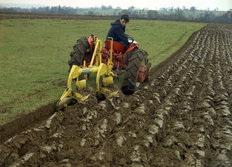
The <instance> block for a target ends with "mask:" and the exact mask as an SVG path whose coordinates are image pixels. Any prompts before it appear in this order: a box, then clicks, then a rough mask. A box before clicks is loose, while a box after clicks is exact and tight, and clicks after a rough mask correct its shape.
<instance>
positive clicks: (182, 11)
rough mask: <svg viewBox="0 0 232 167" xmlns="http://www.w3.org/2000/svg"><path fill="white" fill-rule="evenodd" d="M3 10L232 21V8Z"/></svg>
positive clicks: (53, 8) (176, 19) (54, 7)
mask: <svg viewBox="0 0 232 167" xmlns="http://www.w3.org/2000/svg"><path fill="white" fill-rule="evenodd" d="M0 11H2V12H32V13H45V14H67V15H68V14H77V15H88V16H113V17H118V16H120V15H121V14H128V15H129V16H130V17H132V18H135V19H153V20H173V21H195V22H217V23H232V9H230V10H229V11H219V10H218V9H215V10H198V9H197V8H196V7H190V8H189V9H188V8H185V7H183V8H161V9H159V10H148V9H136V8H135V7H133V6H131V7H129V8H128V9H121V8H120V7H117V8H113V7H112V6H104V5H103V6H101V7H94V8H78V7H76V8H72V7H66V6H53V7H37V8H20V7H13V8H12V7H11V8H9V7H8V8H7V7H2V8H0Z"/></svg>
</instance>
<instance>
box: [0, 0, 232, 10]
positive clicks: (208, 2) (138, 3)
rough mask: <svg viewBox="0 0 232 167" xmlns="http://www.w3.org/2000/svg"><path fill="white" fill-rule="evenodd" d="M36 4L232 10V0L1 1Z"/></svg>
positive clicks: (2, 2) (81, 6) (4, 2)
mask: <svg viewBox="0 0 232 167" xmlns="http://www.w3.org/2000/svg"><path fill="white" fill-rule="evenodd" d="M9 3H14V4H32V5H33V4H35V5H38V4H39V5H43V6H58V5H61V6H71V7H79V8H87V7H101V6H102V5H105V6H109V5H111V6H112V7H113V8H116V7H121V8H128V7H130V6H134V7H136V8H140V9H143V8H148V9H160V8H162V7H165V8H168V7H174V8H176V7H180V8H182V7H183V6H185V7H186V8H190V7H192V6H195V7H197V9H208V8H209V9H210V10H213V9H216V8H218V9H219V10H225V11H227V10H229V9H232V0H0V4H9Z"/></svg>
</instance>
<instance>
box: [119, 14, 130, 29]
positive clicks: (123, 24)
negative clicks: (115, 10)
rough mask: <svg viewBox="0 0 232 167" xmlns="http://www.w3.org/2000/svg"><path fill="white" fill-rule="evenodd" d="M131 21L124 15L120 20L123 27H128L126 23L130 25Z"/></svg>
mask: <svg viewBox="0 0 232 167" xmlns="http://www.w3.org/2000/svg"><path fill="white" fill-rule="evenodd" d="M129 21H130V18H129V16H128V15H127V14H123V15H122V16H121V18H120V23H121V25H122V26H123V27H124V26H126V23H128V22H129Z"/></svg>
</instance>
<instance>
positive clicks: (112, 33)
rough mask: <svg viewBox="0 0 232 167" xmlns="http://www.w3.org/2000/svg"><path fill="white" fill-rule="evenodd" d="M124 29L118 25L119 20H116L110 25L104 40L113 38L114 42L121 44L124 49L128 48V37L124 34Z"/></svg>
mask: <svg viewBox="0 0 232 167" xmlns="http://www.w3.org/2000/svg"><path fill="white" fill-rule="evenodd" d="M125 29H126V27H124V26H122V25H121V23H120V19H118V20H116V21H115V22H113V23H111V28H110V30H109V32H108V35H107V37H106V40H108V37H113V40H114V41H117V42H120V43H122V44H123V45H124V46H125V47H126V48H128V47H129V45H130V44H129V43H128V37H127V35H126V34H125Z"/></svg>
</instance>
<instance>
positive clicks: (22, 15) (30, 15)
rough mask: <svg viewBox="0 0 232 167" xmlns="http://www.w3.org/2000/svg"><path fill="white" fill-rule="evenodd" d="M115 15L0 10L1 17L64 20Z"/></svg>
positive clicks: (106, 17)
mask: <svg viewBox="0 0 232 167" xmlns="http://www.w3.org/2000/svg"><path fill="white" fill-rule="evenodd" d="M116 18H117V17H114V16H112V17H111V16H86V15H85V16H84V15H69V14H63V15H61V14H41V13H18V12H0V20H1V19H62V20H112V19H116Z"/></svg>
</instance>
